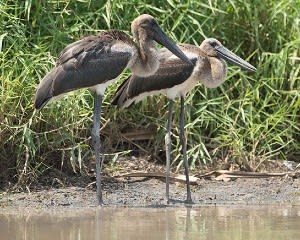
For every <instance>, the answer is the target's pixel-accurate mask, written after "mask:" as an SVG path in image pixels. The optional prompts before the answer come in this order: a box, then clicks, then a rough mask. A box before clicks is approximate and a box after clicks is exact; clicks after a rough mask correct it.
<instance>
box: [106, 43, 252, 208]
mask: <svg viewBox="0 0 300 240" xmlns="http://www.w3.org/2000/svg"><path fill="white" fill-rule="evenodd" d="M178 46H179V48H180V49H181V50H182V51H183V52H184V54H185V55H186V56H187V57H188V58H189V59H190V60H191V62H193V64H192V65H191V64H187V63H185V62H183V61H182V60H181V59H179V58H177V57H176V56H174V55H173V54H172V53H169V52H168V51H166V49H165V48H162V49H161V50H160V51H159V55H160V66H159V69H158V70H157V72H156V73H154V74H153V75H151V76H148V77H141V76H137V75H134V74H133V75H131V76H129V77H128V78H127V79H126V80H124V82H123V83H122V84H121V85H120V86H119V88H118V89H117V90H116V92H115V94H114V96H113V99H112V102H111V104H112V105H116V106H117V107H118V108H129V107H130V106H132V105H133V104H135V103H137V102H139V101H141V100H142V99H144V98H146V97H148V96H154V95H159V94H164V95H166V96H167V98H168V99H169V105H168V119H167V132H166V135H165V146H166V201H167V203H169V201H170V195H169V176H170V162H171V136H170V131H171V128H172V111H173V102H174V99H175V98H176V97H177V96H179V97H180V115H179V118H180V124H179V125H180V133H179V137H180V143H181V146H182V155H183V162H184V169H185V176H186V188H187V195H186V196H187V198H186V203H192V202H193V200H192V196H191V190H190V183H189V164H188V159H187V154H186V150H187V146H186V144H187V143H186V137H185V133H184V127H185V119H184V97H185V95H186V94H187V93H188V92H189V91H191V90H192V89H193V88H194V87H195V86H196V84H198V83H199V82H200V83H202V84H203V85H204V86H206V87H208V88H216V87H218V86H220V85H221V84H222V83H223V82H224V81H225V78H226V74H227V64H226V61H228V62H230V63H233V64H235V65H237V66H239V67H241V68H242V69H244V70H247V71H249V72H255V71H256V68H255V67H254V66H252V65H251V64H249V63H247V62H246V61H244V60H243V59H241V58H240V57H238V56H237V55H236V54H234V53H233V52H231V51H230V50H228V49H227V48H226V47H224V46H223V45H222V44H221V43H220V41H218V40H217V39H215V38H207V39H205V40H204V41H203V42H202V43H201V44H200V46H195V45H191V44H179V45H178ZM225 60H226V61H225Z"/></svg>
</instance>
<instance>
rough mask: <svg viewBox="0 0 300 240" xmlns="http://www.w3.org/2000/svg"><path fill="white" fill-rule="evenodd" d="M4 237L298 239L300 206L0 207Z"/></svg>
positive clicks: (0, 234) (32, 239)
mask: <svg viewBox="0 0 300 240" xmlns="http://www.w3.org/2000/svg"><path fill="white" fill-rule="evenodd" d="M0 239H1V240H10V239H14V240H15V239H25V240H27V239H28V240H29V239H30V240H48V239H49V240H50V239H51V240H53V239H55V240H59V239H72V240H73V239H78V240H81V239H84V240H88V239H131V240H135V239H138V240H141V239H214V240H217V239H222V240H226V239H230V240H234V239H243V240H245V239H264V240H268V239H272V240H275V239H300V206H280V205H276V206H274V205H272V206H203V207H196V208H194V207H192V208H188V207H166V208H120V207H119V208H113V207H103V208H87V209H57V210H53V211H45V210H43V211H42V210H34V211H32V209H31V210H19V211H15V210H14V211H7V210H6V211H2V210H0Z"/></svg>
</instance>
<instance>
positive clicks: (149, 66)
mask: <svg viewBox="0 0 300 240" xmlns="http://www.w3.org/2000/svg"><path fill="white" fill-rule="evenodd" d="M158 68H159V55H158V51H157V48H156V43H155V42H154V41H153V40H140V41H139V44H138V47H137V53H136V57H135V61H134V64H132V66H131V70H132V71H133V73H134V74H135V75H138V76H141V77H147V76H150V75H153V74H154V73H155V72H156V71H157V69H158Z"/></svg>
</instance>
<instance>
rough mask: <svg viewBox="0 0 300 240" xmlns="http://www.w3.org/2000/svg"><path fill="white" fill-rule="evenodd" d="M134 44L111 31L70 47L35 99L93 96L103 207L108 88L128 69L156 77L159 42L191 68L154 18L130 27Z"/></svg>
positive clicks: (40, 103)
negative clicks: (77, 93)
mask: <svg viewBox="0 0 300 240" xmlns="http://www.w3.org/2000/svg"><path fill="white" fill-rule="evenodd" d="M131 30H132V33H133V35H134V37H135V39H136V40H137V43H136V42H134V41H133V40H132V39H131V38H130V37H129V36H128V35H127V34H125V33H124V32H122V31H119V30H108V31H104V32H101V33H99V35H96V36H88V37H84V38H83V39H81V40H79V41H76V42H74V43H72V44H70V45H68V46H67V47H66V48H65V49H64V50H63V51H62V52H61V53H60V55H59V57H58V59H57V62H56V66H55V67H54V68H53V69H52V70H51V71H50V72H49V73H48V74H47V75H46V76H45V77H44V78H43V79H42V81H41V82H40V84H39V86H38V88H37V90H36V93H35V97H34V107H35V108H36V109H41V108H43V107H44V106H45V105H46V104H47V103H49V102H50V101H52V100H54V99H55V98H56V97H58V96H60V95H63V94H65V93H68V92H70V91H73V90H76V89H80V88H91V89H93V90H94V91H95V94H94V112H93V114H94V117H93V129H92V139H93V144H94V150H95V155H96V174H97V175H96V176H97V177H96V178H97V180H96V185H97V199H98V203H99V204H103V200H102V193H101V174H100V171H101V169H100V133H99V130H100V114H101V105H102V96H103V94H104V92H105V89H106V87H107V86H108V85H109V84H111V83H112V82H113V81H115V80H116V79H117V77H118V76H119V75H120V74H121V73H122V72H123V70H124V69H126V68H129V69H130V70H131V71H132V72H133V73H134V74H136V75H137V76H143V77H146V76H149V75H151V74H154V73H155V72H156V71H157V69H158V67H159V58H158V51H157V49H156V42H157V43H160V44H162V45H164V46H165V47H166V48H167V49H169V50H170V51H171V52H172V53H174V54H175V55H176V56H178V57H179V58H180V59H182V60H183V61H185V62H186V63H187V64H192V63H191V62H190V60H189V59H188V58H187V57H186V56H185V55H184V54H183V52H182V51H181V50H180V49H179V48H178V47H177V46H176V44H175V43H174V42H173V41H172V40H170V39H169V38H168V37H167V35H166V34H165V33H164V32H163V31H162V29H161V28H160V27H159V25H158V23H157V21H156V20H155V18H154V17H152V16H150V15H147V14H143V15H141V16H139V17H137V18H136V19H135V20H134V21H133V22H132V24H131Z"/></svg>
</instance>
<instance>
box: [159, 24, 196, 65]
mask: <svg viewBox="0 0 300 240" xmlns="http://www.w3.org/2000/svg"><path fill="white" fill-rule="evenodd" d="M153 38H154V40H155V41H156V42H158V43H159V44H161V45H163V46H165V47H166V48H167V49H169V50H170V51H171V52H172V53H173V54H174V55H176V56H177V57H178V58H180V59H181V60H182V61H184V62H186V63H188V64H191V65H193V63H192V62H191V60H190V59H189V58H188V57H187V56H186V55H185V54H184V53H183V52H182V51H181V50H180V48H179V47H178V46H177V45H176V44H175V43H174V42H173V41H172V40H171V39H170V38H169V37H168V36H167V35H166V34H165V33H164V32H163V30H161V28H160V27H159V26H157V27H154V36H153Z"/></svg>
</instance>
